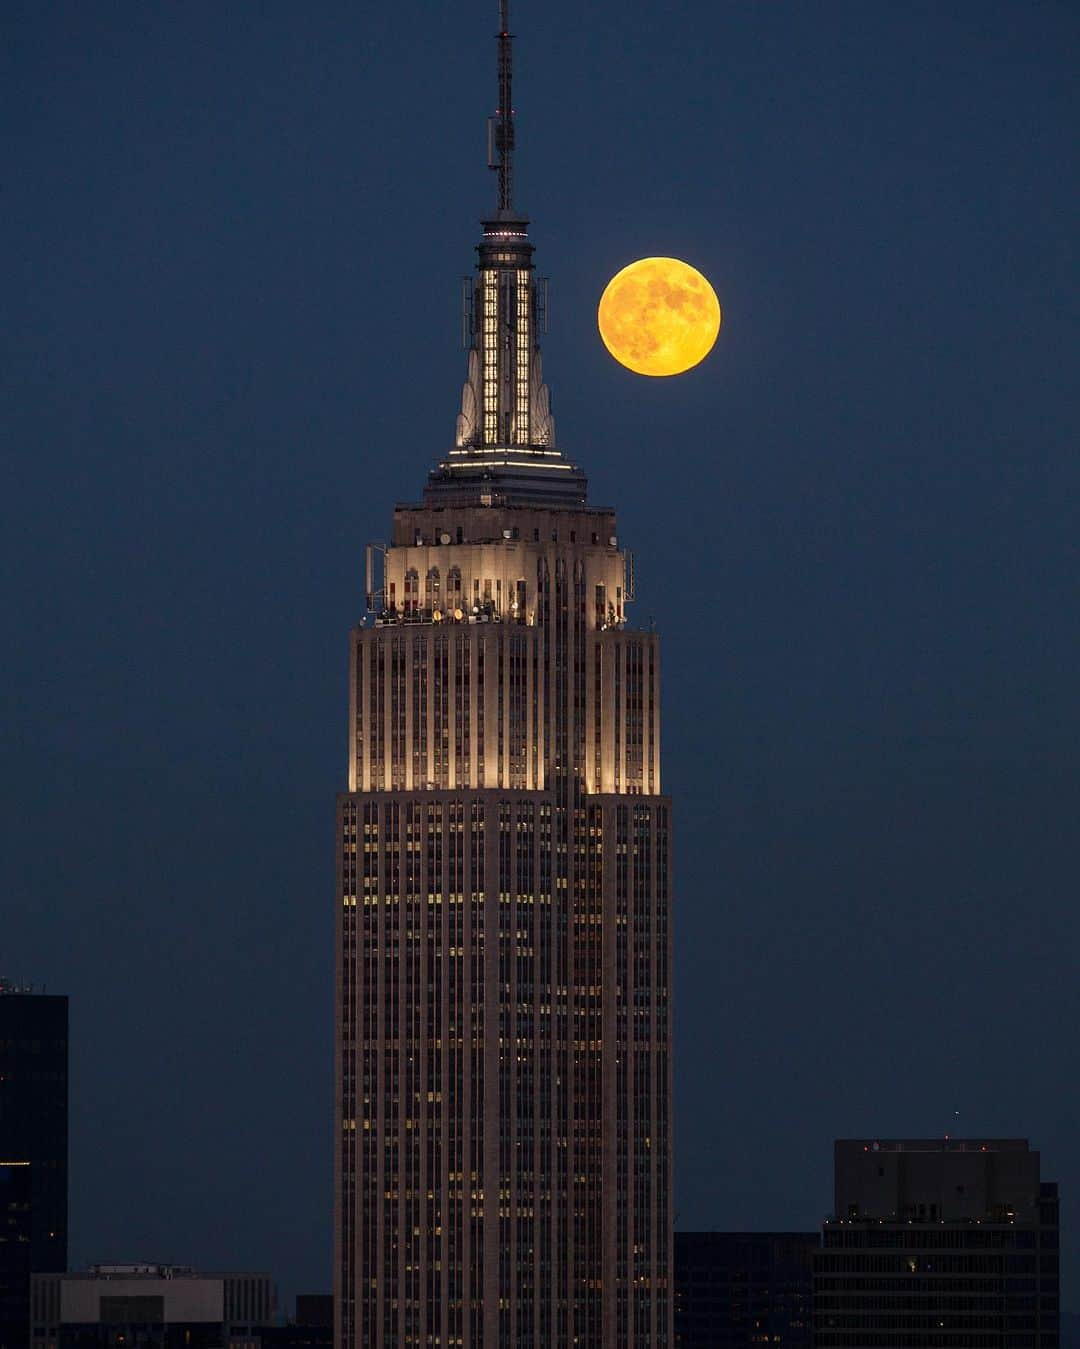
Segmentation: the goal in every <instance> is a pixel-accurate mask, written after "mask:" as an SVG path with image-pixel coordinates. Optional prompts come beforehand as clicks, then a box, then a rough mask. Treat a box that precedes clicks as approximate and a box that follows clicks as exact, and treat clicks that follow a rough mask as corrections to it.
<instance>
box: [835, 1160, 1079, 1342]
mask: <svg viewBox="0 0 1080 1349" xmlns="http://www.w3.org/2000/svg"><path fill="white" fill-rule="evenodd" d="M1058 1260H1059V1257H1058V1196H1057V1185H1056V1184H1055V1183H1053V1182H1052V1181H1044V1180H1043V1179H1042V1178H1041V1175H1040V1166H1039V1154H1038V1153H1037V1152H1033V1151H1031V1149H1030V1148H1029V1146H1028V1144H1027V1142H1026V1141H1024V1140H1023V1139H1015V1138H1009V1139H994V1138H980V1139H944V1140H943V1139H906V1140H899V1141H898V1140H884V1139H840V1140H838V1141H837V1143H836V1194H835V1210H834V1215H833V1217H832V1218H831V1219H829V1220H828V1221H827V1222H826V1223H825V1225H824V1229H823V1241H822V1250H821V1251H820V1252H819V1254H818V1255H817V1256H816V1257H815V1265H814V1322H815V1334H816V1339H815V1343H816V1344H817V1345H819V1346H821V1349H886V1346H888V1349H893V1346H905V1347H908V1349H924V1347H925V1349H930V1347H931V1346H933V1347H934V1349H938V1347H939V1346H955V1349H1058V1345H1059V1343H1060V1339H1059V1334H1060V1332H1059V1325H1060V1320H1059V1317H1060V1307H1059V1303H1060V1296H1061V1294H1060V1286H1059V1270H1058Z"/></svg>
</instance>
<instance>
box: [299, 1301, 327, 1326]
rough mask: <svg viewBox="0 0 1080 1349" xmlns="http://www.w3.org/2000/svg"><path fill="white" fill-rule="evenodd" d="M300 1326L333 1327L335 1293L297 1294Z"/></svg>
mask: <svg viewBox="0 0 1080 1349" xmlns="http://www.w3.org/2000/svg"><path fill="white" fill-rule="evenodd" d="M293 1319H294V1320H295V1322H296V1324H297V1325H298V1326H331V1327H332V1326H333V1324H334V1295H333V1293H297V1295H296V1316H295V1317H294V1318H293Z"/></svg>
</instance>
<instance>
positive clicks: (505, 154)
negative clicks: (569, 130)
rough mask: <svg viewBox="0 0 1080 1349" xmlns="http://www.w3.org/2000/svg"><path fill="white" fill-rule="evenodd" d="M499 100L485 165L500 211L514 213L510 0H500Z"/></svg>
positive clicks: (490, 129) (512, 67) (491, 126)
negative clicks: (495, 180)
mask: <svg viewBox="0 0 1080 1349" xmlns="http://www.w3.org/2000/svg"><path fill="white" fill-rule="evenodd" d="M497 41H498V43H499V102H498V107H497V108H496V112H495V116H494V117H493V118H491V119H490V121H489V124H488V168H490V169H493V170H494V171H495V172H496V173H497V174H498V175H499V199H498V208H499V212H500V214H501V213H502V212H503V211H505V212H507V213H508V214H512V213H513V209H514V206H513V201H514V102H513V90H512V85H513V73H514V50H513V46H514V39H513V35H512V34H511V32H510V0H499V35H498V38H497Z"/></svg>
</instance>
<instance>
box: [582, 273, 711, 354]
mask: <svg viewBox="0 0 1080 1349" xmlns="http://www.w3.org/2000/svg"><path fill="white" fill-rule="evenodd" d="M596 319H597V323H598V324H599V327H600V336H601V337H602V338H603V340H604V346H605V347H607V349H608V351H610V352H611V354H612V356H614V357H615V359H616V360H617V361H618V362H619V363H620V364H621V365H625V366H626V368H627V369H628V370H633V371H634V372H635V373H636V374H639V375H681V374H682V372H683V371H684V370H689V369H690V368H691V367H692V366H695V365H697V364H698V363H699V362H700V361H703V360H704V359H705V357H706V356H707V355H708V354H709V352H710V351H711V350H712V348H713V343H714V342H715V341H716V335H717V333H719V331H720V301H719V300H718V299H717V298H716V291H714V290H713V288H712V286H710V285H709V282H708V281H707V280H706V278H705V277H704V276H702V274H701V273H700V272H699V271H698V270H697V269H696V268H695V267H691V266H690V264H689V263H688V262H680V261H679V259H678V258H640V259H639V260H638V261H637V262H632V263H630V265H629V266H628V267H624V268H623V269H622V271H621V272H616V273H615V275H614V276H613V277H612V278H611V280H610V281H609V282H608V283H607V286H606V287H605V289H604V293H603V295H601V297H600V308H599V310H598V311H597V315H596Z"/></svg>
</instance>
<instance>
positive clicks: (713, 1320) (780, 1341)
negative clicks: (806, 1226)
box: [675, 1232, 821, 1349]
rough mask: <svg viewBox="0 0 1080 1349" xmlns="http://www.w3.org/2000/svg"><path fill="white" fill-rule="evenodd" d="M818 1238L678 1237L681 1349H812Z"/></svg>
mask: <svg viewBox="0 0 1080 1349" xmlns="http://www.w3.org/2000/svg"><path fill="white" fill-rule="evenodd" d="M820 1245H821V1235H820V1233H818V1232H676V1233H675V1344H676V1346H677V1349H752V1347H753V1346H754V1345H773V1346H776V1349H810V1346H811V1345H812V1344H813V1335H814V1321H813V1312H812V1306H811V1299H812V1296H813V1257H814V1252H815V1251H816V1250H817V1249H818V1247H819V1246H820Z"/></svg>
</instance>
